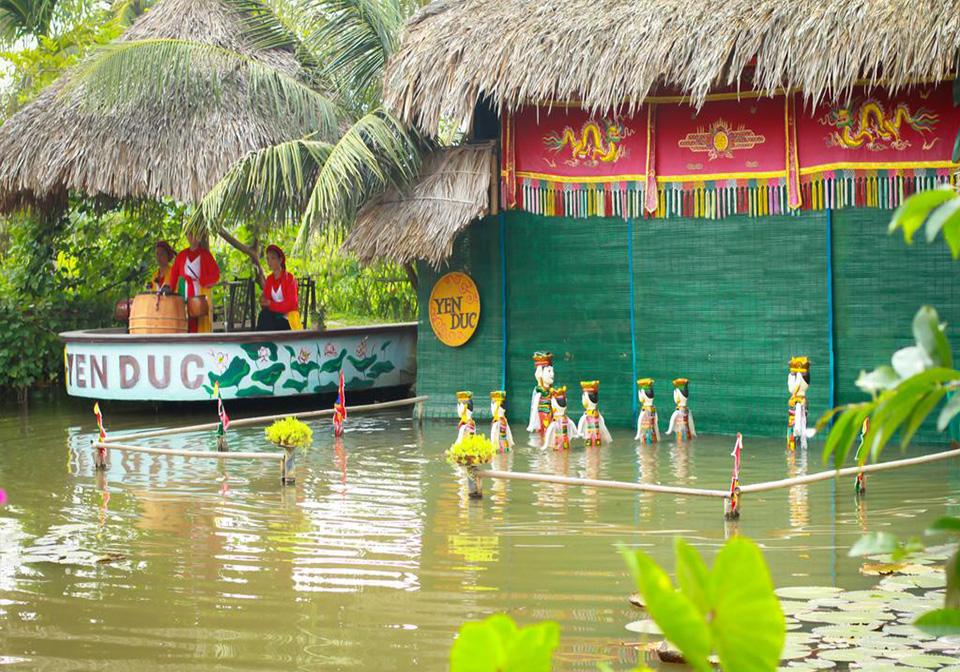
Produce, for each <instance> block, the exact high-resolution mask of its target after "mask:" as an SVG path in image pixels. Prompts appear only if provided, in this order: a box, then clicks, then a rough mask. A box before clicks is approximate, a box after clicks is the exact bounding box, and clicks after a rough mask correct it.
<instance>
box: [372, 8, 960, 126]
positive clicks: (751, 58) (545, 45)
mask: <svg viewBox="0 0 960 672" xmlns="http://www.w3.org/2000/svg"><path fill="white" fill-rule="evenodd" d="M958 47H960V0H814V1H812V2H811V1H806V2H804V1H798V0H700V1H699V2H690V1H689V0H436V1H435V2H432V3H431V4H429V5H428V6H427V7H425V8H424V9H423V10H421V12H420V13H419V14H417V15H416V16H415V17H413V19H411V21H410V22H409V23H408V26H407V32H406V35H405V37H404V39H403V43H402V46H401V48H400V49H399V51H398V52H397V53H396V54H395V55H394V57H393V58H392V59H391V61H390V63H389V65H388V68H387V72H386V78H385V87H384V90H385V96H386V103H387V105H388V106H389V107H391V108H392V109H393V110H394V111H396V112H397V113H398V114H399V115H400V116H401V118H402V119H403V120H404V121H406V122H408V123H410V124H411V125H416V126H418V127H420V128H421V129H423V130H424V131H426V132H428V133H431V134H434V133H436V132H437V129H438V125H439V123H440V120H441V119H446V120H450V119H455V120H461V119H462V120H467V121H468V122H469V120H470V119H471V118H472V115H473V113H474V108H475V105H476V103H477V101H478V99H480V98H482V97H486V98H489V99H490V100H491V101H492V102H493V104H494V106H495V107H497V108H499V109H504V108H510V109H513V108H516V107H517V106H518V105H520V104H521V103H522V102H529V101H550V100H571V99H579V100H582V101H583V103H584V105H585V106H586V107H589V108H592V109H595V110H604V109H611V108H617V107H619V106H624V105H625V106H626V107H628V108H634V107H635V106H637V105H640V104H641V103H642V101H643V99H644V98H645V97H646V96H647V95H648V94H649V93H650V92H651V91H652V90H654V89H655V88H656V87H658V86H662V85H667V86H670V87H672V88H679V89H680V90H681V91H683V92H684V93H685V94H688V95H689V96H690V97H691V98H692V99H693V101H694V102H697V103H700V102H702V101H703V100H704V97H705V96H706V94H707V93H708V92H709V91H710V90H711V89H712V88H714V87H716V86H718V85H728V86H729V85H737V86H739V87H740V88H741V89H754V90H758V91H763V92H769V93H772V92H774V91H775V90H777V89H780V88H791V89H794V88H796V89H800V90H802V91H803V92H804V94H805V95H806V96H807V97H809V98H813V99H818V98H820V97H823V96H828V97H830V96H834V95H836V94H842V93H844V92H845V91H847V90H848V89H849V88H850V87H851V86H852V85H853V84H854V83H855V82H857V81H858V80H867V81H868V82H871V83H881V82H883V83H884V84H885V85H886V86H888V87H891V88H894V89H896V88H897V87H901V86H906V85H909V84H910V83H911V82H915V81H917V80H918V79H928V80H930V79H932V80H937V81H939V80H942V79H944V78H946V77H948V76H950V75H952V74H953V72H954V68H955V58H956V56H957V50H958Z"/></svg>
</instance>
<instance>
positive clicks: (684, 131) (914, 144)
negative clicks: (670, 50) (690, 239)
mask: <svg viewBox="0 0 960 672" xmlns="http://www.w3.org/2000/svg"><path fill="white" fill-rule="evenodd" d="M958 129H960V114H958V111H957V110H956V109H955V108H954V107H953V99H952V91H951V84H950V83H949V82H946V83H941V84H938V85H917V86H916V87H915V88H913V89H911V90H910V91H909V92H903V93H898V94H895V95H891V94H889V93H888V92H885V91H880V90H873V91H867V90H866V89H863V88H859V89H856V90H855V91H854V93H853V95H852V96H851V97H850V99H849V101H845V102H843V103H841V104H821V105H818V106H817V107H816V108H815V109H812V110H811V109H810V108H809V107H804V106H803V105H802V97H801V96H800V95H799V94H796V95H795V94H790V95H780V96H777V97H774V98H762V97H758V96H756V95H755V94H751V93H745V94H742V95H741V96H740V99H739V100H738V99H737V94H734V93H721V94H715V95H712V96H708V99H707V101H706V102H705V103H704V105H703V106H702V107H701V108H700V109H699V110H697V109H696V108H695V107H693V106H691V105H689V104H687V103H686V102H684V100H683V98H681V97H667V96H660V97H657V96H654V97H651V98H650V99H649V101H648V104H646V105H644V106H643V107H641V108H640V109H639V110H637V111H636V112H635V113H634V114H633V115H632V116H631V117H612V116H604V115H598V114H592V113H590V112H588V111H586V110H583V109H581V108H578V107H569V106H555V107H553V108H550V107H539V108H538V107H526V108H523V109H522V110H520V111H519V112H518V113H516V114H515V115H508V116H507V117H506V118H505V120H504V124H503V181H504V185H503V186H504V188H503V192H502V193H503V195H504V207H508V208H522V209H524V210H528V211H530V212H534V213H538V214H544V215H558V216H561V215H563V216H573V217H586V216H621V217H641V216H655V217H670V216H682V217H708V218H716V217H725V216H727V215H731V214H739V213H745V214H749V215H766V214H782V213H790V212H796V211H797V210H798V209H800V208H803V209H811V208H812V209H822V208H835V207H845V206H848V205H857V206H870V207H885V208H893V207H896V206H897V205H898V204H899V203H900V201H901V200H902V199H903V198H904V197H905V196H908V195H909V194H910V193H912V192H914V191H916V190H919V189H922V188H931V187H934V186H936V185H937V184H943V183H947V182H953V181H954V179H955V178H954V176H953V174H952V173H953V171H955V170H956V169H957V168H958V167H960V164H955V163H953V162H952V161H951V160H950V159H951V153H952V150H953V145H954V140H955V139H956V137H957V134H958Z"/></svg>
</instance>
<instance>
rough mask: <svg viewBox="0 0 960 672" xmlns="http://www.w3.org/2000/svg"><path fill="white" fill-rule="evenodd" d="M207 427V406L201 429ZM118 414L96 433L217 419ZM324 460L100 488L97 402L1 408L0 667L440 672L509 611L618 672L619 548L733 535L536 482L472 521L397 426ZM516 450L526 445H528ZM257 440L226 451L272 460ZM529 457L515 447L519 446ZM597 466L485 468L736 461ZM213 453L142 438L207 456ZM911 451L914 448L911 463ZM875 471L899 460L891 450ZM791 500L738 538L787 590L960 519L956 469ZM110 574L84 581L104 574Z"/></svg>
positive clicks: (778, 499)
mask: <svg viewBox="0 0 960 672" xmlns="http://www.w3.org/2000/svg"><path fill="white" fill-rule="evenodd" d="M208 410H209V409H208ZM210 415H212V413H207V414H206V415H205V416H203V417H201V416H185V415H184V414H183V413H178V414H176V415H170V414H166V415H160V416H157V415H155V414H150V415H136V414H133V413H129V412H126V413H124V412H122V411H121V410H119V409H117V408H111V409H110V410H109V411H108V414H107V423H108V427H109V428H110V429H111V430H112V431H115V432H120V431H121V430H124V429H126V428H139V427H147V426H149V427H155V426H158V425H176V424H188V423H193V422H198V421H209V420H210V419H211V418H210V417H209V416H210ZM312 426H313V428H314V431H315V447H314V448H313V449H312V450H311V451H310V452H309V454H308V455H307V456H306V457H305V458H301V459H299V460H298V465H297V468H298V472H297V483H296V485H295V486H288V487H281V485H280V482H279V467H278V466H275V465H273V464H271V463H261V462H252V463H249V464H248V463H243V464H240V463H237V462H232V463H228V464H226V466H222V465H218V464H217V463H215V462H212V461H206V460H190V459H183V458H169V457H155V456H148V455H123V454H120V453H117V452H114V453H113V454H112V456H111V464H110V467H109V470H108V471H107V473H106V474H100V475H98V474H96V473H95V472H94V470H93V461H92V456H91V452H90V449H89V442H90V439H91V438H92V436H93V423H92V416H91V414H90V410H89V405H88V404H86V403H75V402H72V401H63V402H57V403H52V404H48V405H42V406H41V405H38V406H37V407H34V408H31V409H30V410H29V411H26V412H23V411H21V410H18V409H17V408H16V407H9V406H8V407H3V408H0V488H5V489H6V491H7V494H8V497H9V503H8V505H7V506H6V507H4V508H2V509H0V667H7V666H9V668H10V669H24V670H27V669H29V670H106V669H110V670H128V669H136V670H138V672H146V670H150V669H156V668H159V667H160V666H167V667H168V668H169V669H177V670H205V671H206V670H220V669H224V670H226V669H256V670H268V669H277V670H280V669H282V670H291V669H297V670H361V669H363V670H411V669H423V670H443V669H446V659H447V654H448V652H449V648H450V645H451V643H452V641H453V637H454V633H455V632H456V630H457V629H458V627H459V626H460V624H461V623H462V622H463V621H465V620H468V619H479V618H483V617H485V616H487V615H490V614H493V613H496V612H506V613H509V614H510V615H512V616H513V617H514V618H515V619H516V620H518V621H519V622H521V623H529V622H534V621H539V620H544V619H553V620H556V621H558V622H559V623H560V625H561V629H562V630H561V632H562V635H561V647H560V650H559V654H558V656H557V661H558V662H557V666H556V668H557V669H558V670H594V669H596V663H597V662H598V661H607V662H609V663H611V664H612V665H613V667H614V669H631V668H632V664H633V663H635V662H636V655H637V654H636V653H635V651H634V649H632V648H631V647H628V646H623V644H624V643H625V642H630V641H635V640H636V639H637V636H636V635H634V634H632V633H630V632H628V631H627V630H626V629H625V628H624V626H625V625H626V624H627V623H628V622H630V621H633V620H635V619H636V618H637V617H638V616H637V613H636V612H635V611H634V610H633V609H632V607H630V605H629V604H628V602H627V600H626V598H627V596H628V595H629V594H630V593H631V592H632V591H633V588H632V586H631V582H630V580H629V578H628V577H627V576H626V573H625V571H624V567H623V564H622V562H621V560H620V558H619V556H618V554H617V551H616V545H617V544H618V543H621V542H622V543H624V544H626V545H628V546H631V547H637V548H644V549H647V550H649V551H650V552H651V553H653V554H654V555H655V556H656V557H657V558H658V559H660V560H661V561H664V562H667V563H670V564H671V566H672V551H671V548H672V539H673V537H675V536H676V535H682V536H684V537H685V538H687V539H688V540H690V541H692V542H693V543H694V544H695V545H696V546H698V547H699V548H700V549H701V551H702V552H704V553H705V554H706V555H707V556H708V558H712V555H713V554H714V553H715V551H716V549H717V548H718V547H719V546H720V545H721V544H722V543H723V540H724V537H725V534H728V533H729V532H730V530H729V529H728V528H725V525H724V521H723V517H722V511H721V504H720V503H719V501H718V500H708V499H699V498H692V497H674V496H665V495H644V496H639V497H638V496H636V495H635V494H631V493H626V492H620V491H611V490H604V491H599V490H595V489H582V488H567V487H563V486H557V485H549V484H532V483H523V482H502V481H501V482H496V483H490V482H488V483H487V484H486V493H485V494H486V497H485V499H483V500H482V501H470V500H468V499H467V496H466V489H465V486H463V485H462V484H461V482H460V480H459V479H458V477H457V473H456V471H455V470H454V468H453V467H451V466H450V465H448V464H447V463H446V462H445V461H444V460H443V459H442V457H441V453H442V452H443V450H445V449H446V448H447V447H448V445H449V443H450V441H451V440H452V439H453V437H454V436H455V434H456V427H455V425H454V424H453V423H451V424H440V423H433V424H427V425H426V426H425V427H423V428H422V429H419V428H417V427H416V426H414V424H413V423H412V422H411V421H410V420H409V419H408V417H407V414H406V412H404V413H389V414H387V413H385V414H379V415H372V416H366V417H359V416H357V417H352V418H350V421H349V425H348V431H347V433H346V435H345V437H344V438H343V440H342V442H341V443H339V444H335V443H334V440H333V438H332V431H331V429H330V424H329V421H322V422H315V423H312ZM518 429H519V428H518ZM262 431H263V430H262V428H259V427H258V428H244V429H237V430H236V431H234V432H232V436H231V448H232V449H233V450H240V449H248V450H268V449H269V446H267V445H266V444H265V440H264V439H263V438H262V437H263V435H262ZM517 434H518V437H519V435H522V434H523V433H522V432H521V431H518V432H517ZM614 439H615V441H614V445H611V446H605V447H603V448H602V449H600V450H599V451H592V452H590V453H587V452H586V451H585V450H584V449H583V448H576V449H575V450H573V451H571V453H569V454H555V453H552V452H551V453H543V452H541V451H540V450H539V449H535V448H530V447H526V446H521V447H518V448H517V449H516V450H515V451H514V452H513V453H511V454H509V455H506V456H503V457H502V458H500V459H499V463H498V465H497V466H498V467H499V468H504V469H513V470H518V471H533V472H538V473H550V474H563V475H570V476H587V477H591V478H602V479H615V480H626V481H642V482H647V483H665V484H670V483H672V484H683V485H688V486H694V487H705V488H724V487H726V486H727V485H728V484H729V478H730V469H731V461H732V460H731V458H730V455H729V454H730V451H731V449H732V446H733V440H732V439H730V438H727V437H701V438H700V439H698V440H697V441H696V442H695V443H694V444H693V445H692V446H689V447H687V448H677V447H676V446H675V445H673V444H670V443H663V444H661V445H660V446H658V447H656V448H651V447H645V448H638V447H636V446H635V445H634V443H633V441H632V440H630V436H629V435H628V434H627V433H626V432H625V431H619V432H616V431H615V433H614ZM214 443H215V440H214V438H213V437H212V436H209V435H204V436H198V435H193V436H188V437H179V438H171V439H155V440H152V441H150V442H149V445H154V446H158V447H178V448H182V447H193V448H199V447H203V448H212V447H213V445H214ZM819 448H820V447H819V445H816V444H815V445H814V446H812V447H811V449H810V454H809V455H801V454H799V453H798V454H797V455H796V456H788V455H787V454H786V453H785V451H784V448H783V446H782V445H781V442H779V441H770V440H761V439H749V438H748V439H746V442H745V446H744V456H743V470H742V481H743V482H744V483H753V482H758V481H762V480H772V479H775V478H782V477H784V476H786V475H790V474H797V473H803V472H804V471H805V470H806V471H808V472H812V471H819V470H821V469H822V468H823V467H822V466H821V464H820V460H819V452H818V451H819ZM920 452H924V449H923V448H921V447H917V448H911V454H918V453H920ZM889 453H890V454H889V455H888V456H887V457H888V459H893V458H895V457H897V456H898V455H897V453H896V451H895V449H893V448H891V449H889ZM868 485H869V498H868V499H867V500H866V502H865V504H863V505H861V506H858V505H857V504H856V502H855V500H854V496H853V482H852V481H851V480H849V479H848V480H844V481H842V482H841V483H840V484H839V486H838V485H836V484H834V483H833V482H832V481H830V482H826V483H822V484H817V485H813V486H809V487H795V488H793V489H792V490H781V491H777V492H772V493H766V494H764V495H756V496H753V497H748V498H746V499H745V501H744V511H743V518H742V520H741V522H740V524H739V531H740V533H742V534H745V535H748V536H750V537H752V538H753V539H755V540H756V541H758V542H759V543H760V544H762V546H763V547H764V549H765V554H766V558H767V560H768V562H769V564H770V566H771V570H772V573H773V577H774V581H775V583H776V585H777V586H788V585H838V586H841V587H844V588H856V587H868V586H872V585H874V584H875V583H876V579H874V578H868V577H863V576H861V575H860V574H859V571H858V566H859V562H858V561H857V560H855V559H851V558H847V557H846V550H847V549H848V548H849V546H850V545H851V544H852V543H853V541H854V540H855V539H857V538H858V537H859V535H860V534H861V533H862V532H865V531H868V530H869V531H877V530H884V531H890V532H894V533H897V534H901V535H912V534H917V533H919V531H920V530H921V529H922V528H923V526H924V524H925V523H926V522H928V521H930V520H932V519H933V518H934V517H936V516H940V515H943V514H945V513H948V512H949V513H952V514H954V515H956V514H957V513H958V512H960V464H958V463H951V462H945V463H939V464H933V465H926V466H920V467H915V468H911V469H906V470H902V471H896V472H886V473H882V474H875V475H871V476H870V478H869V481H868ZM107 554H120V555H122V556H123V559H121V560H118V561H115V562H108V563H102V564H96V563H95V560H96V559H97V558H98V557H101V556H104V555H107Z"/></svg>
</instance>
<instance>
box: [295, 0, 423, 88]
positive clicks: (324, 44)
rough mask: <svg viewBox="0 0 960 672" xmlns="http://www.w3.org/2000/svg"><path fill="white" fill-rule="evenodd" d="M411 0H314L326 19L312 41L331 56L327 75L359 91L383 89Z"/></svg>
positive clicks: (312, 43)
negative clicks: (382, 81)
mask: <svg viewBox="0 0 960 672" xmlns="http://www.w3.org/2000/svg"><path fill="white" fill-rule="evenodd" d="M415 4H416V3H412V2H410V1H409V0H314V1H313V5H314V9H315V11H316V12H317V14H318V15H319V16H320V17H322V18H323V19H324V20H320V21H318V22H317V26H318V27H317V29H316V30H315V31H314V32H313V34H312V35H311V36H310V37H309V38H308V42H309V43H310V44H311V45H312V47H313V48H314V49H316V50H318V51H322V52H324V53H326V54H327V55H328V60H327V65H326V72H327V74H328V76H329V77H330V79H331V80H332V81H340V82H344V83H345V84H348V85H349V86H350V87H351V88H353V89H355V90H365V89H369V88H371V87H373V88H376V89H377V90H379V86H380V80H381V77H382V74H383V67H384V65H385V64H386V61H387V57H388V56H389V55H390V54H391V53H393V51H394V49H395V48H396V46H397V38H398V36H399V33H400V29H401V28H402V26H403V21H404V19H405V18H406V16H407V15H408V13H409V11H410V10H409V7H410V6H411V5H415Z"/></svg>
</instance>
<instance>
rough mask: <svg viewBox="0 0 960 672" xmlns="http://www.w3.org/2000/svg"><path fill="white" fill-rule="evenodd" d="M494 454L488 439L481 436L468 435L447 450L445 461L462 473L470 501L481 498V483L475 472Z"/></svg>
mask: <svg viewBox="0 0 960 672" xmlns="http://www.w3.org/2000/svg"><path fill="white" fill-rule="evenodd" d="M495 452H496V451H495V450H494V448H493V444H492V443H491V442H490V439H488V438H487V437H485V436H483V435H482V434H468V435H467V436H465V437H463V439H462V440H460V441H458V442H457V443H454V444H453V445H452V446H450V448H449V449H448V450H447V452H446V456H447V461H448V462H450V463H451V464H456V465H458V466H459V467H460V468H461V469H462V470H463V471H464V475H465V476H466V478H467V487H468V488H469V491H470V498H471V499H480V498H481V497H483V483H482V481H481V479H480V476H479V475H478V474H477V472H478V471H479V470H480V467H482V466H483V465H485V464H489V463H490V462H491V460H493V455H494V453H495Z"/></svg>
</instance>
